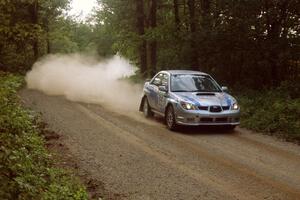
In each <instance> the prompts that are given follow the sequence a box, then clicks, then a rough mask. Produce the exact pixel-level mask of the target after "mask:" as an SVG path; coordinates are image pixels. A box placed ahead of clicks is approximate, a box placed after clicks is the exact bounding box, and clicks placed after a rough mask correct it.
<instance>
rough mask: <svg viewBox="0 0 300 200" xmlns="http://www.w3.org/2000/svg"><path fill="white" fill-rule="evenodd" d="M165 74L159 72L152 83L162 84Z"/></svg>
mask: <svg viewBox="0 0 300 200" xmlns="http://www.w3.org/2000/svg"><path fill="white" fill-rule="evenodd" d="M162 79H163V74H158V75H157V76H155V77H154V79H153V81H152V82H151V83H150V84H153V85H156V86H160V85H161V84H162Z"/></svg>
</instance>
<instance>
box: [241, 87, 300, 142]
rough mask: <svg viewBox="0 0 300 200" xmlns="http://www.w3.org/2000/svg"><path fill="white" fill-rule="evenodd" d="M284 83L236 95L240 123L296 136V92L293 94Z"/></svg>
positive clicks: (299, 108) (299, 114)
mask: <svg viewBox="0 0 300 200" xmlns="http://www.w3.org/2000/svg"><path fill="white" fill-rule="evenodd" d="M287 85H289V84H285V85H283V86H281V87H279V88H277V89H273V90H266V91H261V92H257V91H247V92H243V93H242V94H240V95H238V97H239V98H238V100H239V103H240V105H241V113H242V116H241V126H243V127H246V128H250V129H252V130H256V131H262V132H265V133H269V134H274V135H281V136H284V137H286V138H292V139H297V140H300V131H299V130H300V95H298V96H295V93H294V92H293V91H290V90H288V88H289V87H290V86H287ZM293 85H294V84H293ZM298 94H299V93H298Z"/></svg>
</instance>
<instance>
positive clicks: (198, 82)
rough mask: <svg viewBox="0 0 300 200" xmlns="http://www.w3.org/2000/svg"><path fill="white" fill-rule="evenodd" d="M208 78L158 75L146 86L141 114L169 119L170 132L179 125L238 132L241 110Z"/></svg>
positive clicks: (171, 73)
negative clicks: (214, 127) (236, 129)
mask: <svg viewBox="0 0 300 200" xmlns="http://www.w3.org/2000/svg"><path fill="white" fill-rule="evenodd" d="M226 91H227V87H220V86H219V85H218V83H217V82H216V81H215V80H214V79H213V78H212V77H211V76H210V75H208V74H206V73H202V72H198V71H188V70H168V71H161V72H159V73H157V74H156V75H155V76H154V77H153V78H152V79H151V80H150V81H149V82H146V83H145V85H144V90H143V95H142V100H141V104H140V108H139V110H140V111H141V112H143V113H144V115H145V117H150V116H152V115H153V114H154V113H155V114H158V115H161V116H163V117H164V118H165V121H166V124H167V126H168V128H169V129H171V130H175V129H176V128H177V126H178V125H191V126H194V125H221V126H224V127H227V128H229V129H234V128H235V126H236V125H238V124H239V123H240V108H239V105H238V103H237V101H236V99H235V98H233V97H232V96H230V95H229V94H228V93H226Z"/></svg>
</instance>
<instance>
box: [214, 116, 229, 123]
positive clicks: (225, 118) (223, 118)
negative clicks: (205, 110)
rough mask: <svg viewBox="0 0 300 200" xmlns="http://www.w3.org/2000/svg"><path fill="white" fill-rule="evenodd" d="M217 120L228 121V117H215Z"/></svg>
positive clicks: (220, 121)
mask: <svg viewBox="0 0 300 200" xmlns="http://www.w3.org/2000/svg"><path fill="white" fill-rule="evenodd" d="M215 120H216V122H219V123H222V122H227V120H228V119H227V117H222V118H216V119H215Z"/></svg>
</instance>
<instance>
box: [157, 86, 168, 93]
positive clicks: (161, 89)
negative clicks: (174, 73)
mask: <svg viewBox="0 0 300 200" xmlns="http://www.w3.org/2000/svg"><path fill="white" fill-rule="evenodd" d="M158 90H159V91H162V92H168V89H167V86H159V87H158Z"/></svg>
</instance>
